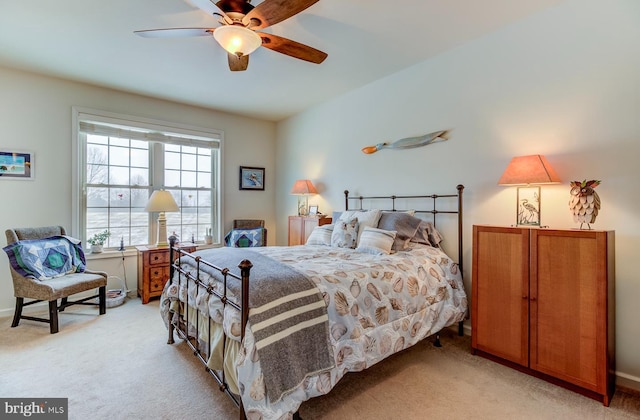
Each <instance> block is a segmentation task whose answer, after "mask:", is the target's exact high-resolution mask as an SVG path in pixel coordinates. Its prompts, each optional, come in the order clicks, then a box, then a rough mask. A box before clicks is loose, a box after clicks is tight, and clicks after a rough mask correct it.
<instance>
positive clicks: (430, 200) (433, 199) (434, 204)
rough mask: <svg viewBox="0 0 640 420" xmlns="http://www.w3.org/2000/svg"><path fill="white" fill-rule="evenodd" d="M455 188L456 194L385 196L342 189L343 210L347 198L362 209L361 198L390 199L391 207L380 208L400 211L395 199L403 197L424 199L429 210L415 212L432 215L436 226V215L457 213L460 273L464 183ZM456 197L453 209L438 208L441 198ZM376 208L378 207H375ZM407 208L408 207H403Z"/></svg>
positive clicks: (460, 266)
mask: <svg viewBox="0 0 640 420" xmlns="http://www.w3.org/2000/svg"><path fill="white" fill-rule="evenodd" d="M456 189H457V190H458V192H457V194H431V195H387V196H355V197H349V190H345V191H344V208H345V210H349V200H358V201H359V202H360V207H359V209H358V210H362V209H363V207H362V204H363V203H362V202H363V200H391V208H390V209H381V210H385V211H401V210H399V209H396V200H404V199H417V200H426V201H427V205H430V207H431V210H419V209H416V210H415V211H416V213H430V214H432V215H433V225H434V226H437V223H436V221H437V217H436V216H437V215H438V214H445V213H446V214H457V215H458V267H459V268H460V274H462V272H463V271H462V260H463V258H462V249H463V247H462V191H463V190H464V185H462V184H459V185H458V186H457V187H456ZM452 198H457V200H458V201H457V208H456V209H455V210H439V209H438V204H439V203H441V202H442V201H438V200H441V199H452ZM376 208H378V207H376ZM405 210H408V209H405Z"/></svg>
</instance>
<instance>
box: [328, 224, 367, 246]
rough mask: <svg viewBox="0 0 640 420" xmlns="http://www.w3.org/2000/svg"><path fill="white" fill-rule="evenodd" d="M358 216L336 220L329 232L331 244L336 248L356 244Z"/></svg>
mask: <svg viewBox="0 0 640 420" xmlns="http://www.w3.org/2000/svg"><path fill="white" fill-rule="evenodd" d="M359 225H360V224H359V223H358V218H357V217H354V218H351V219H349V220H338V221H337V222H336V224H335V225H334V227H333V232H332V233H331V246H333V247H338V248H355V247H356V245H357V244H358V242H357V241H358V227H359Z"/></svg>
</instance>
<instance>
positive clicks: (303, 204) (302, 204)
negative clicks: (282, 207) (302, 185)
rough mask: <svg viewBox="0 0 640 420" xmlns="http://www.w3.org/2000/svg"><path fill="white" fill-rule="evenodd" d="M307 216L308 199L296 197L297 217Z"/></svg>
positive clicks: (302, 196)
mask: <svg viewBox="0 0 640 420" xmlns="http://www.w3.org/2000/svg"><path fill="white" fill-rule="evenodd" d="M307 215H309V197H307V196H306V195H299V196H298V216H307Z"/></svg>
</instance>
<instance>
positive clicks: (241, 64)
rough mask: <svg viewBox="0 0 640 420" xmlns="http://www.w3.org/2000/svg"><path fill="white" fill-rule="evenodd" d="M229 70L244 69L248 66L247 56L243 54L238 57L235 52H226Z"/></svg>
mask: <svg viewBox="0 0 640 420" xmlns="http://www.w3.org/2000/svg"><path fill="white" fill-rule="evenodd" d="M228 57H229V58H228V59H229V70H231V71H245V70H246V69H247V67H248V66H249V56H248V55H243V56H241V57H238V56H237V55H235V54H231V53H228Z"/></svg>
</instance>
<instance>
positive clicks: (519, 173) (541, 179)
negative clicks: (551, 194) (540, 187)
mask: <svg viewBox="0 0 640 420" xmlns="http://www.w3.org/2000/svg"><path fill="white" fill-rule="evenodd" d="M559 182H562V181H560V178H559V177H558V175H557V174H556V172H555V171H554V170H553V168H552V167H551V165H550V164H549V162H548V161H547V159H546V158H545V157H544V156H542V155H530V156H517V157H514V158H513V159H511V162H509V165H508V166H507V169H505V171H504V173H503V174H502V176H501V177H500V180H499V181H498V185H530V184H556V183H559Z"/></svg>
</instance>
